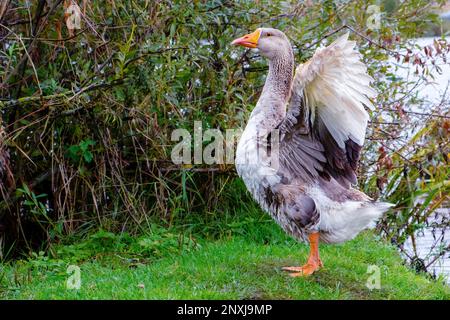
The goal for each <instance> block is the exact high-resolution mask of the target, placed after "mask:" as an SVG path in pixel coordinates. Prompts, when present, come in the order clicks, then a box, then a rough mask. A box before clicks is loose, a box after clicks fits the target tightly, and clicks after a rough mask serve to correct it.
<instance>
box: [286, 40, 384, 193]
mask: <svg viewBox="0 0 450 320" xmlns="http://www.w3.org/2000/svg"><path fill="white" fill-rule="evenodd" d="M354 47H355V42H354V41H348V33H347V34H345V35H343V36H341V37H340V38H338V39H337V40H336V41H334V42H333V43H332V44H330V45H329V46H328V47H326V48H322V49H318V50H317V51H316V52H315V54H314V56H313V57H312V58H311V59H310V60H309V61H307V62H306V63H304V64H301V65H299V66H298V67H297V69H296V72H295V76H294V81H293V87H292V96H291V100H290V106H289V110H288V112H287V115H286V118H285V119H284V120H283V122H282V123H281V124H280V126H279V128H280V131H281V134H282V140H281V144H280V148H281V149H280V155H281V161H283V163H282V164H284V165H285V166H286V167H287V168H288V170H289V171H290V172H292V171H291V168H292V169H295V167H296V166H297V167H298V166H301V167H302V170H303V171H305V168H306V171H313V170H314V169H317V170H316V171H317V172H316V173H312V174H313V175H317V174H321V173H324V174H329V175H331V176H333V177H334V178H335V179H336V180H337V181H339V182H340V183H341V184H342V185H344V186H346V187H348V186H350V185H351V184H354V183H356V169H357V163H358V160H359V156H360V150H361V147H362V145H363V143H364V138H365V132H366V127H367V121H368V120H369V115H368V114H367V112H366V110H365V109H364V105H365V106H367V107H368V108H373V105H372V103H371V102H370V100H369V98H373V97H374V96H375V94H376V92H375V91H374V90H373V89H372V88H371V87H370V82H371V81H372V80H373V79H372V78H371V77H370V76H369V75H368V74H367V68H366V66H365V65H364V64H363V63H362V62H361V60H360V54H359V52H358V51H356V50H355V49H354ZM302 140H303V141H302ZM304 140H308V142H307V143H305V141H304ZM302 144H303V145H302ZM311 144H313V145H314V147H312V146H310V145H311ZM301 145H302V146H301ZM316 145H320V148H321V149H322V152H323V156H324V157H325V159H322V158H320V157H319V156H315V155H314V154H312V155H311V153H310V152H309V150H310V149H316V150H317V148H316V147H315V146H316ZM291 153H293V154H291ZM305 154H306V155H311V156H310V157H309V158H308V159H307V160H306V161H305V159H304V158H305ZM286 157H289V158H290V159H289V160H286V159H285V158H286ZM323 160H325V161H323ZM301 161H304V162H303V164H302V162H301ZM311 162H313V164H312V165H311ZM309 169H310V170H309ZM300 171H301V170H300Z"/></svg>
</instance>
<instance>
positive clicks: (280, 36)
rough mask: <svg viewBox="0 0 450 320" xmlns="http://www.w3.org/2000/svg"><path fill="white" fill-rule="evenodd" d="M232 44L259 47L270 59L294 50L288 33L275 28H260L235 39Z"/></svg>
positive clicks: (263, 54) (262, 53)
mask: <svg viewBox="0 0 450 320" xmlns="http://www.w3.org/2000/svg"><path fill="white" fill-rule="evenodd" d="M231 44H232V45H239V46H243V47H247V48H252V49H259V51H260V53H261V55H262V56H264V57H266V58H267V59H269V60H273V59H276V58H277V57H280V56H284V55H286V54H287V53H288V52H290V51H291V50H292V49H291V45H290V43H289V40H288V38H287V37H286V35H285V34H284V33H283V32H282V31H280V30H278V29H274V28H258V29H256V30H255V31H254V32H252V33H249V34H246V35H245V36H243V37H240V38H237V39H235V40H234V41H233V42H231Z"/></svg>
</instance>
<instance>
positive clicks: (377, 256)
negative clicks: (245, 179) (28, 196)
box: [0, 222, 450, 299]
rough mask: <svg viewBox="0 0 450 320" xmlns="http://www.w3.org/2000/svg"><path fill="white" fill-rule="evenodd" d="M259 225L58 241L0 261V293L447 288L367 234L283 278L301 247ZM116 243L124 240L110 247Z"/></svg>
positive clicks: (185, 294) (387, 294) (368, 294)
mask: <svg viewBox="0 0 450 320" xmlns="http://www.w3.org/2000/svg"><path fill="white" fill-rule="evenodd" d="M266 230H269V231H267V232H268V234H266V236H267V237H266V239H265V240H264V239H263V238H261V237H258V238H257V239H255V238H252V237H251V236H248V235H245V234H244V235H233V236H230V237H225V238H222V239H220V240H215V241H207V240H198V241H196V243H195V244H189V243H188V244H186V245H185V244H183V245H182V246H181V248H182V249H180V250H175V251H171V249H170V248H171V246H170V243H171V241H172V242H173V241H174V240H175V235H172V236H170V233H169V236H167V233H160V237H159V238H157V239H155V238H151V239H150V240H149V238H146V239H142V238H141V239H139V240H135V239H129V238H128V240H126V241H124V240H123V239H122V238H121V239H117V238H115V237H116V236H114V235H111V234H108V233H106V234H103V235H101V236H97V238H96V240H95V241H96V245H97V247H102V248H103V249H102V250H97V252H96V253H93V252H92V248H91V247H89V245H76V246H63V247H60V248H58V249H57V250H56V251H57V252H58V253H57V254H56V256H58V258H49V257H48V256H46V255H43V254H40V255H39V254H37V255H35V256H34V258H31V259H28V260H23V261H16V262H14V263H9V264H3V265H0V267H1V269H0V297H1V298H2V299H450V288H449V287H447V286H445V285H444V284H442V281H443V279H439V281H433V280H430V279H428V278H427V277H426V276H424V275H417V274H415V273H414V272H413V271H411V270H410V269H408V268H407V267H406V266H404V265H403V264H402V260H401V258H400V257H399V255H398V253H397V251H396V250H395V249H394V248H393V247H391V246H390V245H387V244H386V243H384V242H382V241H380V240H376V238H375V236H374V235H373V234H372V233H371V232H366V233H363V234H361V235H360V236H359V237H357V238H356V239H354V240H353V241H350V242H348V243H346V244H343V245H333V246H331V245H323V246H321V254H322V261H323V262H324V264H325V267H324V268H323V269H322V270H320V271H319V272H318V273H316V274H314V275H312V276H310V277H307V278H291V277H289V276H288V275H287V274H286V273H285V272H283V271H281V270H280V268H281V267H283V266H288V265H298V264H301V263H303V262H304V261H305V259H306V256H307V252H308V248H307V246H306V245H305V244H298V243H296V242H295V241H294V240H292V239H290V238H288V237H287V236H286V235H284V234H283V233H282V231H280V230H279V228H278V227H277V226H276V225H275V224H273V223H272V222H270V223H268V224H267V228H266ZM260 234H264V232H260ZM99 239H100V240H99ZM105 239H106V240H105ZM108 239H109V240H108ZM99 241H100V242H99ZM127 241H128V242H127ZM91 242H92V241H91ZM124 242H125V245H122V246H121V245H118V244H121V243H124ZM183 242H184V243H186V242H189V241H185V240H184V241H183ZM167 243H169V245H164V244H167ZM176 243H179V239H178V240H176ZM111 244H113V247H111ZM136 244H137V245H138V247H139V248H142V246H143V247H145V248H146V250H147V251H140V253H139V255H137V254H136V252H137V251H136V250H135V249H132V248H133V246H134V245H136ZM146 245H147V247H146ZM177 247H178V248H180V246H177ZM149 248H151V249H150V250H148V249H149ZM155 248H156V249H155ZM133 250H134V251H133ZM130 252H134V255H132V254H131V253H130ZM149 257H150V258H149ZM70 264H76V265H78V266H79V267H80V272H81V288H80V289H79V290H74V289H72V290H69V289H67V288H66V281H67V278H68V277H69V275H68V274H67V272H66V271H67V267H68V265H70ZM369 265H376V266H377V267H378V268H379V271H380V285H381V288H380V289H373V290H369V289H368V288H367V287H366V282H367V279H368V277H369V276H370V273H367V271H368V266H369Z"/></svg>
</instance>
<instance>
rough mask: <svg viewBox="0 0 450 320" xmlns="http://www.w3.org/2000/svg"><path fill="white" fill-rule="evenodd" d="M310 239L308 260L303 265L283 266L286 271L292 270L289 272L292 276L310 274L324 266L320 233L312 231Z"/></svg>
mask: <svg viewBox="0 0 450 320" xmlns="http://www.w3.org/2000/svg"><path fill="white" fill-rule="evenodd" d="M308 239H309V245H310V251H309V257H308V262H306V264H305V265H303V266H301V267H284V268H282V269H283V270H284V271H291V272H292V273H290V274H289V275H290V276H291V277H301V276H309V275H311V274H313V273H314V272H315V271H317V270H319V268H320V267H322V266H323V264H322V261H320V257H319V233H318V232H316V233H311V234H310V235H309V236H308Z"/></svg>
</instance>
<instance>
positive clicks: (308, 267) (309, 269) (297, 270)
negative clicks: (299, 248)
mask: <svg viewBox="0 0 450 320" xmlns="http://www.w3.org/2000/svg"><path fill="white" fill-rule="evenodd" d="M322 266H323V264H322V261H320V260H318V261H308V263H306V264H305V265H304V266H301V267H283V268H282V270H283V271H288V272H292V273H290V274H289V275H290V276H291V277H304V276H309V275H311V274H313V273H314V272H316V271H317V270H319V269H320V267H322Z"/></svg>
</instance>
